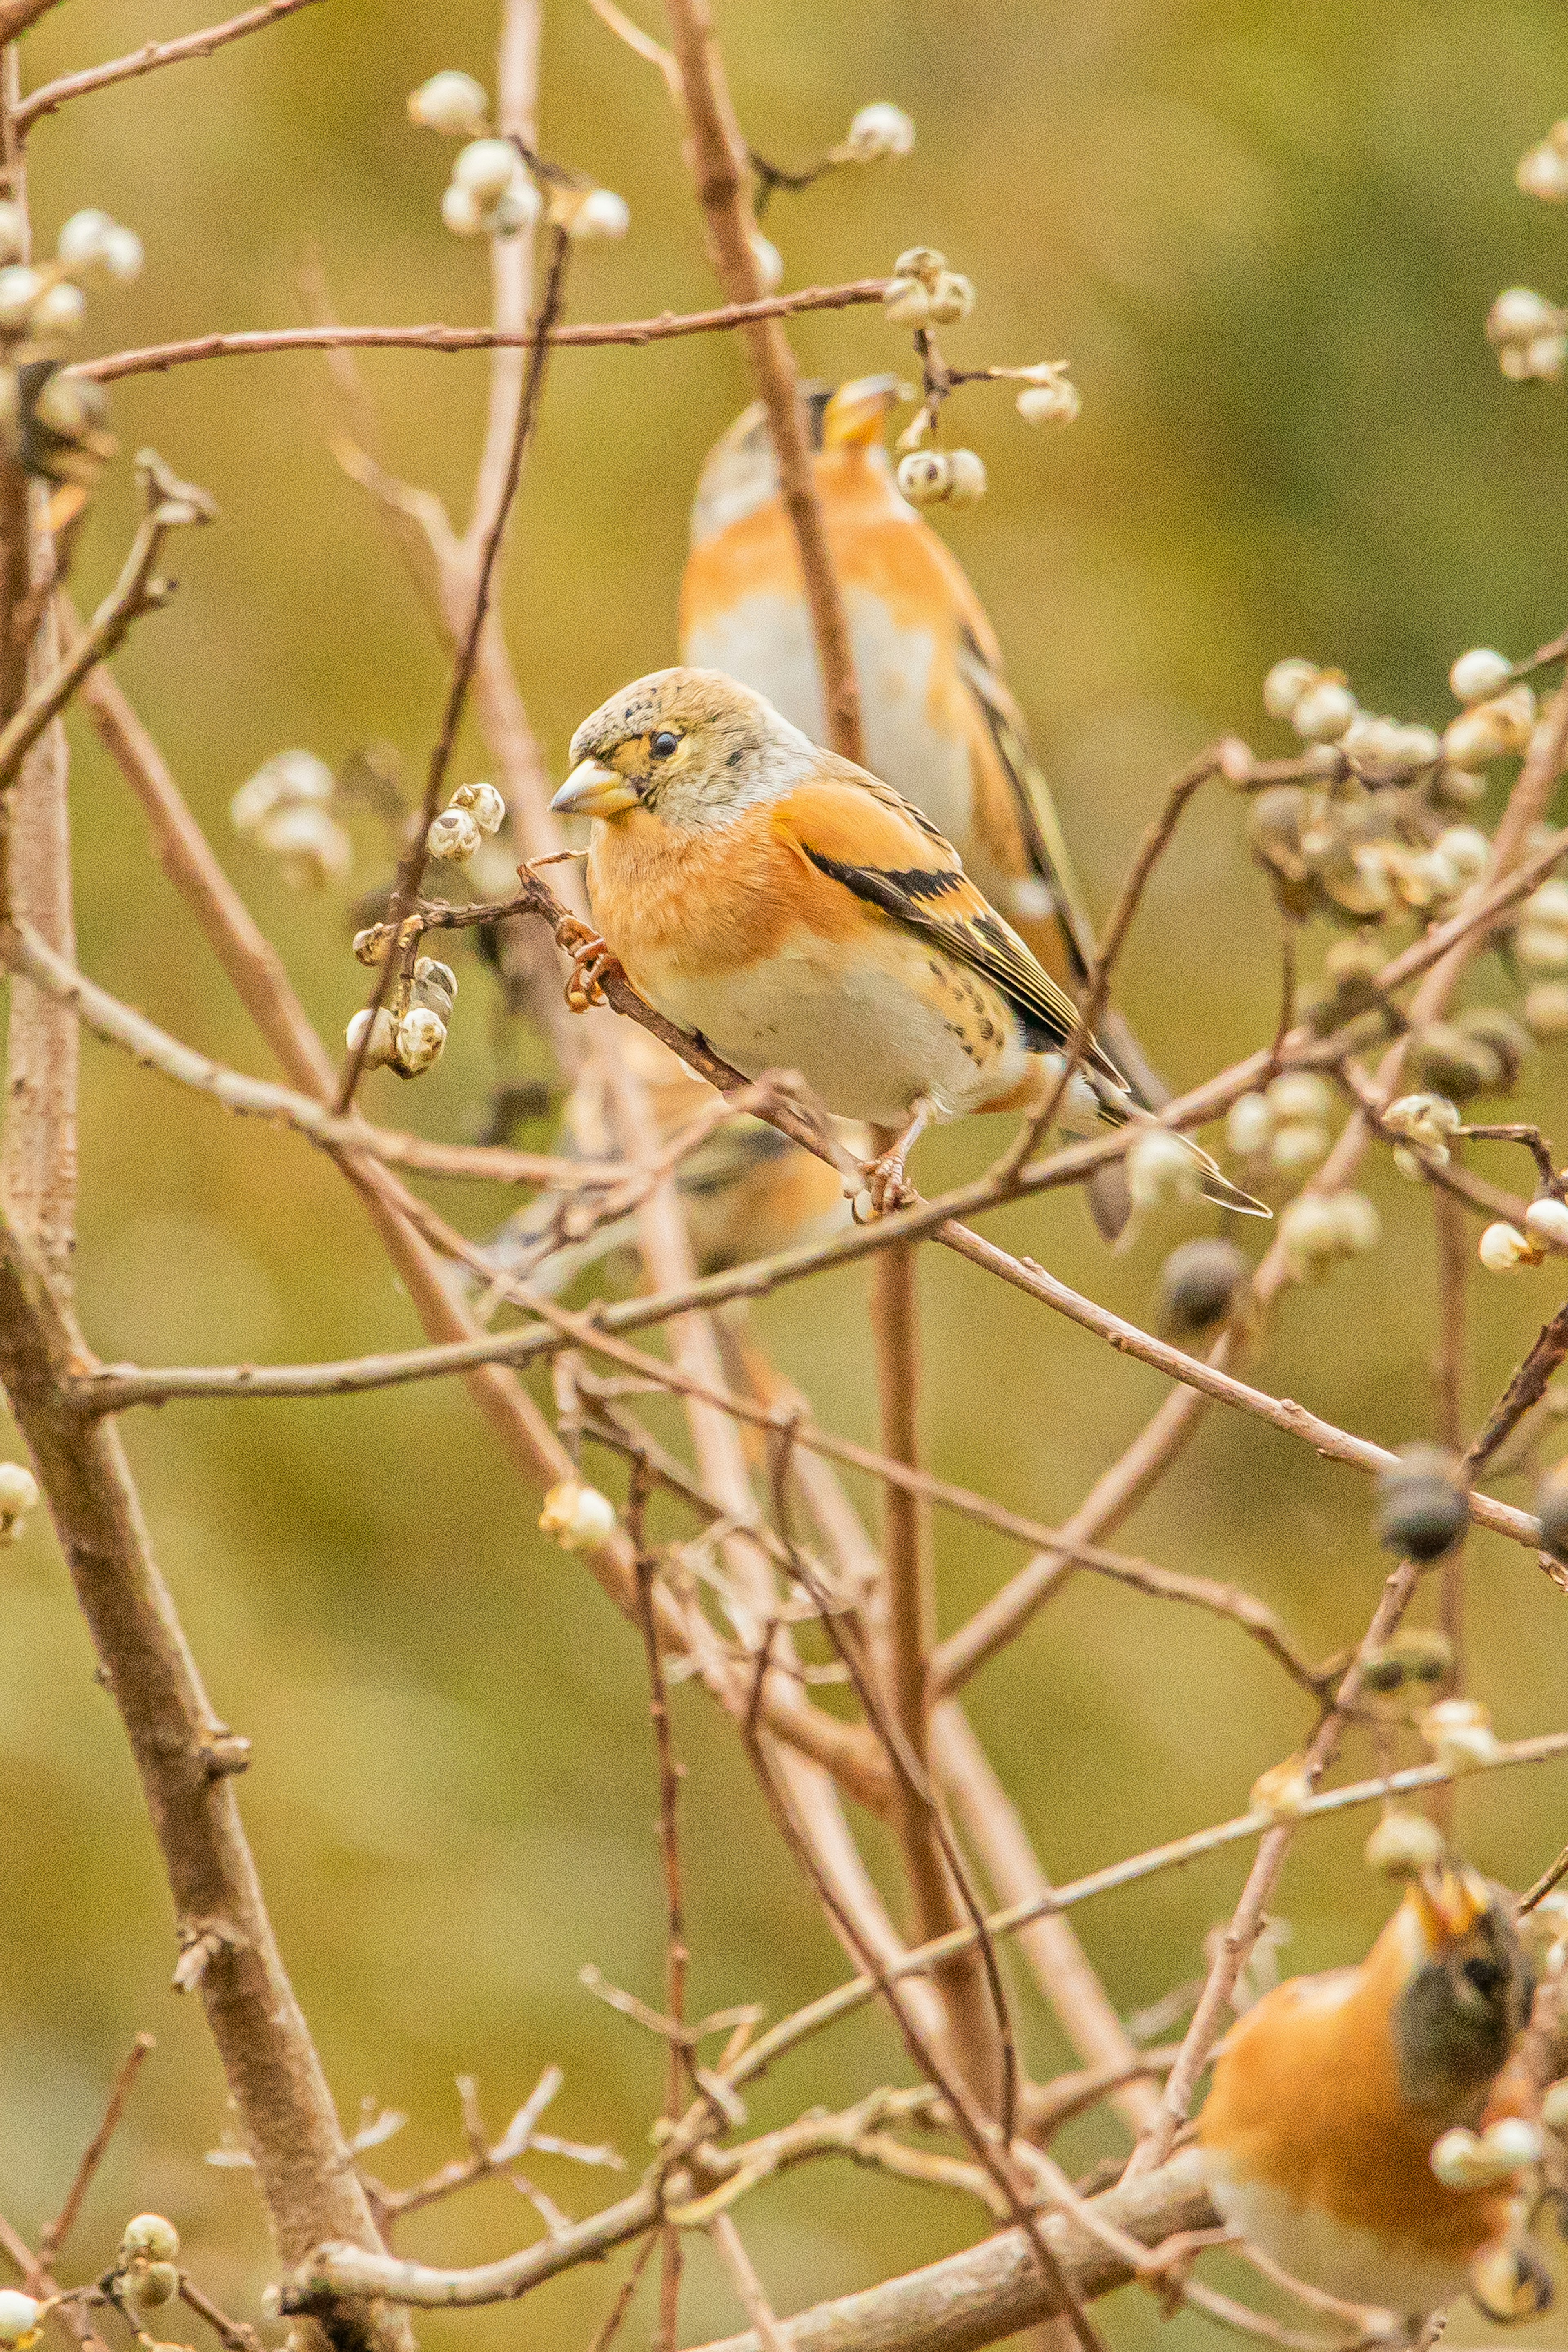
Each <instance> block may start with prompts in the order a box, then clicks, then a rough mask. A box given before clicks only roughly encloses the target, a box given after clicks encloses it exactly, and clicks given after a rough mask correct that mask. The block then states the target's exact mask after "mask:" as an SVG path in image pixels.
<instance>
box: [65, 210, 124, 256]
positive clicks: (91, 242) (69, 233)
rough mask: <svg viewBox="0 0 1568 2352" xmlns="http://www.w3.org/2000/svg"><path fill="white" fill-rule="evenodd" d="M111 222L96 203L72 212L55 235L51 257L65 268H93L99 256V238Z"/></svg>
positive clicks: (100, 238) (110, 225)
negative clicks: (53, 256) (53, 251)
mask: <svg viewBox="0 0 1568 2352" xmlns="http://www.w3.org/2000/svg"><path fill="white" fill-rule="evenodd" d="M113 226H114V223H113V221H112V220H111V219H110V215H108V213H106V212H100V211H99V208H98V206H97V205H84V206H83V208H82V210H81V211H80V212H79V213H72V215H71V216H70V218H69V220H68V221H67V222H66V223H65V225H64V226H63V227H62V228H61V230H60V233H59V235H58V236H57V238H56V239H55V258H56V259H57V261H59V262H60V263H61V264H63V266H64V267H65V268H67V269H80V270H88V269H96V268H98V266H99V262H100V261H101V260H102V258H103V240H104V238H105V237H106V236H108V234H109V232H110V229H111V228H112V227H113Z"/></svg>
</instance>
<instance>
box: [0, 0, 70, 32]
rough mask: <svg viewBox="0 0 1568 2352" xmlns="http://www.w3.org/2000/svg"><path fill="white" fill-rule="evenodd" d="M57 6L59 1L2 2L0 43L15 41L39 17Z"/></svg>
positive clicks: (15, 0)
mask: <svg viewBox="0 0 1568 2352" xmlns="http://www.w3.org/2000/svg"><path fill="white" fill-rule="evenodd" d="M58 5H59V0H4V5H0V42H9V41H15V40H16V39H17V38H18V37H20V36H21V35H22V34H23V33H25V32H26V29H27V27H28V26H29V25H36V24H37V21H38V19H39V17H40V16H47V15H48V12H49V10H50V9H51V8H56V7H57V6H58Z"/></svg>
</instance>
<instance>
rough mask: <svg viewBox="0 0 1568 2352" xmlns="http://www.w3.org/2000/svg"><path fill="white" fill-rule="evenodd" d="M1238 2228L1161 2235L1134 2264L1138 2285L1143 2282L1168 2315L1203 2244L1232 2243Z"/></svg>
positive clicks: (1202, 2249)
mask: <svg viewBox="0 0 1568 2352" xmlns="http://www.w3.org/2000/svg"><path fill="white" fill-rule="evenodd" d="M1238 2237H1239V2231H1236V2230H1231V2229H1220V2230H1178V2231H1176V2233H1175V2234H1174V2235H1173V2236H1171V2237H1169V2238H1162V2240H1161V2241H1160V2242H1159V2244H1158V2245H1157V2246H1155V2247H1153V2248H1151V2250H1150V2252H1148V2253H1146V2254H1145V2256H1144V2259H1143V2261H1142V2262H1141V2263H1139V2264H1138V2266H1137V2280H1138V2284H1139V2285H1140V2286H1146V2287H1147V2288H1148V2290H1149V2293H1150V2294H1152V2295H1153V2296H1154V2298H1155V2302H1156V2303H1157V2304H1158V2305H1159V2306H1160V2313H1161V2315H1162V2317H1164V2318H1166V2319H1169V2318H1170V2317H1171V2315H1172V2314H1173V2313H1174V2312H1175V2311H1176V2310H1177V2309H1178V2308H1179V2306H1180V2304H1181V2299H1182V2296H1183V2294H1185V2293H1186V2283H1187V2279H1188V2277H1189V2275H1190V2274H1191V2271H1192V2266H1193V2263H1195V2262H1196V2261H1197V2257H1198V2255H1199V2254H1201V2253H1202V2252H1204V2250H1205V2249H1206V2248H1207V2247H1209V2246H1228V2245H1234V2244H1235V2242H1236V2241H1237V2239H1238Z"/></svg>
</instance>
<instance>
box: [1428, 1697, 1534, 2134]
mask: <svg viewBox="0 0 1568 2352" xmlns="http://www.w3.org/2000/svg"><path fill="white" fill-rule="evenodd" d="M1421 1737H1422V1738H1423V1739H1424V1740H1425V1741H1426V1743H1427V1747H1428V1748H1430V1749H1431V1751H1432V1753H1433V1756H1434V1757H1435V1758H1436V1759H1437V1762H1438V1763H1439V1764H1441V1765H1442V1767H1443V1769H1444V1770H1445V1771H1448V1772H1452V1773H1455V1774H1458V1773H1461V1772H1475V1771H1478V1770H1479V1769H1480V1768H1481V1767H1482V1766H1483V1765H1486V1764H1490V1763H1492V1762H1494V1761H1495V1759H1496V1758H1497V1756H1498V1754H1499V1747H1498V1738H1497V1734H1496V1732H1495V1731H1493V1729H1492V1727H1491V1717H1490V1715H1489V1714H1488V1713H1487V1710H1486V1708H1485V1707H1484V1706H1482V1705H1481V1703H1480V1701H1479V1699H1475V1698H1440V1699H1439V1700H1438V1701H1437V1705H1436V1706H1429V1707H1428V1708H1427V1712H1426V1714H1425V1715H1424V1716H1423V1717H1421ZM1522 2160H1523V2161H1524V2162H1526V2163H1528V2162H1529V2160H1530V2159H1529V2158H1524V2159H1522Z"/></svg>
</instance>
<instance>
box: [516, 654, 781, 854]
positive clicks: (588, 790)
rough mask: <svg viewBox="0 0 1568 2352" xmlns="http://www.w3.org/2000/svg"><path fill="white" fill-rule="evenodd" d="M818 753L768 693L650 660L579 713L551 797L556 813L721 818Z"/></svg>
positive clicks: (700, 820)
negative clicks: (586, 713)
mask: <svg viewBox="0 0 1568 2352" xmlns="http://www.w3.org/2000/svg"><path fill="white" fill-rule="evenodd" d="M817 756H818V755H817V753H816V752H815V751H813V749H812V746H811V744H810V740H808V738H807V737H806V736H804V735H802V734H801V732H800V729H799V728H798V727H791V726H790V724H789V720H788V719H781V718H780V717H779V713H778V711H777V710H775V709H774V708H773V705H772V704H771V703H770V702H767V701H765V700H764V699H763V698H762V696H761V695H759V694H754V693H753V692H752V691H751V688H749V687H746V686H738V685H737V684H736V682H735V680H734V679H733V678H728V677H725V676H724V675H723V674H722V672H720V671H718V670H714V669H660V670H654V671H653V673H652V675H651V676H649V677H640V678H636V679H634V680H633V682H632V685H630V686H623V687H622V688H621V691H620V692H619V694H612V696H611V697H610V699H609V701H608V702H601V704H600V706H599V709H597V710H596V711H594V712H593V713H592V715H591V717H590V718H587V719H584V720H583V722H582V724H581V726H580V728H579V729H578V730H577V732H576V734H575V735H574V736H573V737H572V739H571V757H572V760H573V761H574V763H575V764H574V765H573V768H572V772H571V773H570V776H568V778H567V780H566V782H565V783H564V784H562V786H561V788H560V790H559V792H558V793H557V794H556V796H555V798H554V800H553V801H551V803H550V806H551V808H552V809H554V811H555V812H556V814H557V815H558V816H592V817H600V818H602V819H605V820H606V821H613V820H614V819H615V818H616V817H620V816H624V815H625V814H627V813H628V812H629V811H630V810H632V809H653V810H655V811H656V812H657V814H659V816H660V817H661V818H662V819H663V820H664V823H665V824H673V825H680V826H693V825H716V824H729V823H732V822H733V821H734V819H735V818H736V817H737V816H738V815H739V814H740V813H741V812H742V810H743V809H747V808H749V807H752V806H754V805H755V803H758V801H766V800H773V799H777V798H779V796H781V795H782V794H783V793H787V792H789V790H791V789H792V787H793V786H794V785H795V784H797V783H798V782H800V780H801V778H802V777H803V776H804V775H805V774H806V773H807V772H809V770H810V766H811V763H812V761H814V760H815V759H816V758H817Z"/></svg>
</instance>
